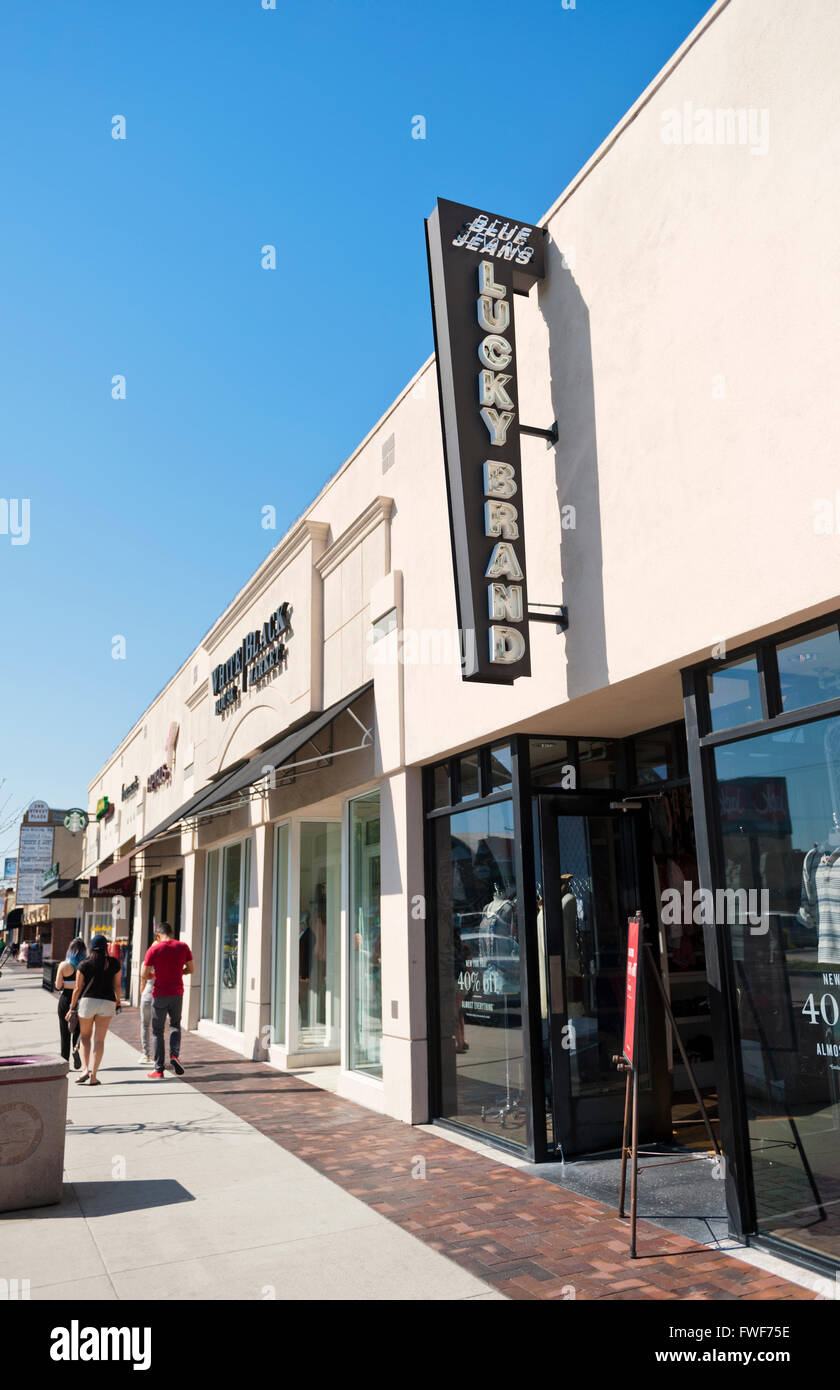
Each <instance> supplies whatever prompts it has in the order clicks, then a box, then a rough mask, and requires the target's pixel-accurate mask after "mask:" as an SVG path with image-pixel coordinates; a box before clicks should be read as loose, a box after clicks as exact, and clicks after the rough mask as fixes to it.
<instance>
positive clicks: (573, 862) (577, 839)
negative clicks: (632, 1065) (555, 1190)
mask: <svg viewBox="0 0 840 1390" xmlns="http://www.w3.org/2000/svg"><path fill="white" fill-rule="evenodd" d="M636 818H637V813H635V812H632V811H628V812H623V811H619V810H611V809H609V807H608V806H605V804H604V802H603V801H600V800H595V799H592V798H583V797H575V796H572V797H568V798H567V797H541V798H539V831H540V833H539V850H540V858H541V862H540V864H539V871H538V879H540V886H539V890H538V891H539V901H538V919H537V922H538V932H539V935H540V938H541V939H540V943H539V946H540V953H541V956H542V969H541V971H540V975H541V996H542V997H541V1006H542V1012H543V1015H544V1017H543V1037H544V1047H545V1049H546V1059H545V1066H546V1080H547V1083H548V1084H547V1090H548V1091H549V1095H550V1100H549V1114H548V1116H547V1119H548V1121H549V1137H550V1138H551V1137H553V1140H554V1143H555V1146H562V1150H563V1152H564V1153H565V1154H576V1153H594V1152H597V1151H598V1150H602V1149H607V1148H612V1147H615V1146H616V1145H620V1143H621V1126H622V1121H623V1115H624V1090H625V1076H624V1073H623V1072H619V1071H618V1070H617V1069H616V1067H615V1065H614V1063H613V1061H612V1058H613V1057H614V1056H615V1055H616V1054H618V1053H620V1052H621V1047H622V1034H623V1024H624V989H625V968H626V949H627V919H628V917H629V916H631V915H632V914H633V912H635V910H636V909H637V908H638V907H639V906H640V902H639V892H640V889H639V876H638V873H637V869H636V865H637V840H638V833H639V827H638V825H637V823H636ZM642 906H643V904H642ZM648 1034H649V1030H648V1028H647V1027H645V1029H644V1032H643V1039H644V1048H643V1053H642V1056H643V1076H642V1091H641V1098H642V1099H641V1107H640V1119H641V1123H642V1126H643V1127H645V1126H647V1127H648V1128H650V1126H651V1124H652V1123H653V1121H654V1119H655V1115H656V1113H657V1112H658V1109H659V1108H661V1102H662V1100H663V1098H664V1097H665V1096H666V1095H667V1089H668V1079H667V1072H666V1071H665V1070H664V1057H660V1058H658V1066H657V1077H656V1080H657V1081H658V1083H659V1084H658V1090H657V1088H656V1087H654V1086H653V1085H652V1081H653V1078H652V1075H651V1067H650V1049H649V1048H648V1046H647V1037H648ZM659 1071H662V1072H663V1075H662V1076H661V1077H660V1076H659V1075H658V1073H659ZM655 1091H656V1095H654V1092H655Z"/></svg>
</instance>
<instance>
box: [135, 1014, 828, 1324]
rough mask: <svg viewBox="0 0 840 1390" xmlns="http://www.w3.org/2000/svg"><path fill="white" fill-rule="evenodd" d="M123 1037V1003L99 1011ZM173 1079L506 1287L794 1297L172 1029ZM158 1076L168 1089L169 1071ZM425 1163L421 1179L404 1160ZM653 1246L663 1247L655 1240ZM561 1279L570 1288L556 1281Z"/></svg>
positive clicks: (556, 1293)
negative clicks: (175, 1046) (110, 1013)
mask: <svg viewBox="0 0 840 1390" xmlns="http://www.w3.org/2000/svg"><path fill="white" fill-rule="evenodd" d="M112 1027H113V1028H114V1030H115V1032H117V1033H118V1034H119V1035H120V1037H122V1038H125V1039H126V1040H127V1041H128V1042H129V1043H132V1044H133V1045H134V1046H137V1038H138V1031H139V1025H138V1018H137V1010H136V1009H124V1010H123V1012H122V1013H121V1014H120V1015H119V1016H118V1017H117V1018H115V1019H114V1022H113V1024H112ZM181 1055H182V1058H183V1061H184V1064H185V1066H186V1067H187V1074H186V1078H185V1079H186V1080H187V1081H189V1083H190V1085H191V1086H195V1087H196V1089H197V1090H199V1091H203V1092H206V1093H207V1094H208V1095H211V1096H212V1097H213V1099H214V1100H216V1101H217V1102H218V1103H219V1104H220V1105H224V1106H226V1107H227V1109H229V1110H232V1111H233V1113H234V1114H236V1115H239V1116H240V1117H241V1118H242V1119H243V1120H246V1121H247V1122H248V1123H249V1124H251V1125H253V1126H254V1128H255V1129H258V1130H259V1131H260V1132H261V1133H262V1134H265V1135H267V1136H268V1137H269V1138H270V1139H273V1140H274V1142H275V1143H276V1144H280V1145H281V1146H282V1147H283V1148H284V1149H286V1150H288V1151H289V1152H290V1153H293V1154H295V1155H296V1156H297V1157H298V1158H300V1159H302V1160H303V1161H304V1162H305V1163H308V1164H309V1165H310V1166H311V1167H312V1168H314V1169H316V1170H317V1171H318V1172H319V1173H323V1174H325V1175H326V1176H327V1177H328V1178H330V1179H331V1180H332V1181H333V1182H334V1183H337V1184H338V1185H339V1186H340V1187H342V1188H344V1189H345V1190H346V1191H347V1192H350V1193H352V1194H353V1196H354V1197H358V1198H359V1199H360V1200H361V1201H362V1202H365V1203H367V1204H368V1206H370V1207H372V1208H373V1209H374V1210H375V1211H378V1212H380V1213H381V1214H382V1215H383V1216H386V1217H388V1219H389V1220H391V1221H394V1222H396V1223H397V1225H399V1226H401V1227H402V1228H403V1229H404V1230H406V1231H410V1232H411V1234H412V1235H414V1236H416V1237H417V1238H418V1239H419V1240H422V1241H424V1242H425V1243H426V1244H427V1245H430V1246H431V1247H432V1248H433V1249H435V1250H438V1251H440V1252H441V1253H442V1254H444V1255H446V1256H448V1258H449V1259H451V1260H454V1261H455V1262H456V1263H457V1264H459V1265H461V1266H462V1267H463V1268H464V1269H467V1270H469V1271H470V1273H472V1274H474V1275H476V1276H478V1277H479V1278H481V1279H484V1280H486V1281H487V1282H488V1283H490V1284H493V1285H495V1286H497V1287H498V1288H499V1289H500V1290H501V1291H503V1292H504V1293H505V1294H506V1295H507V1296H508V1297H509V1298H513V1299H563V1298H570V1297H572V1296H574V1297H575V1298H577V1299H670V1300H681V1301H682V1300H686V1299H710V1300H715V1301H719V1300H736V1299H749V1300H756V1299H774V1300H775V1299H797V1300H799V1299H802V1300H810V1299H813V1298H814V1297H815V1295H814V1294H813V1293H812V1292H811V1291H810V1290H808V1289H803V1288H800V1287H799V1286H798V1285H796V1284H791V1283H789V1282H788V1281H787V1280H785V1279H780V1278H778V1277H777V1276H775V1275H773V1274H768V1273H765V1272H764V1271H763V1270H759V1269H755V1268H754V1267H752V1266H750V1265H746V1264H742V1263H740V1262H739V1261H736V1260H732V1259H730V1258H729V1257H728V1256H727V1255H724V1254H720V1253H717V1252H715V1251H711V1250H708V1249H706V1248H705V1247H704V1246H701V1245H696V1244H695V1243H694V1242H693V1241H690V1240H687V1239H686V1238H685V1237H683V1236H679V1235H675V1234H673V1233H672V1232H670V1231H667V1230H665V1229H663V1228H661V1227H658V1226H653V1225H651V1224H650V1223H648V1222H644V1221H640V1222H639V1228H638V1236H639V1240H638V1248H639V1250H640V1252H642V1253H644V1252H645V1251H649V1252H650V1254H649V1255H648V1256H647V1257H646V1258H643V1259H639V1260H630V1259H629V1257H628V1254H627V1251H628V1235H629V1232H628V1223H627V1222H626V1221H620V1220H619V1218H618V1216H617V1214H616V1212H615V1211H613V1210H611V1209H610V1208H609V1207H605V1206H603V1205H602V1203H600V1202H595V1201H593V1200H592V1199H591V1198H588V1197H580V1196H578V1195H577V1194H575V1193H573V1192H567V1191H565V1190H564V1189H563V1188H558V1187H557V1186H556V1185H555V1184H553V1183H549V1182H546V1181H544V1180H543V1179H542V1178H537V1177H533V1176H531V1175H530V1174H525V1173H522V1172H520V1171H519V1170H517V1169H515V1168H510V1167H508V1166H507V1165H506V1164H502V1163H499V1164H496V1163H494V1162H492V1160H490V1159H487V1158H484V1157H482V1156H481V1155H479V1154H475V1153H472V1152H471V1151H470V1150H469V1149H464V1148H461V1147H460V1146H458V1145H457V1144H453V1143H450V1142H448V1141H447V1140H445V1139H438V1138H437V1137H435V1136H432V1135H430V1134H426V1133H424V1132H423V1131H421V1130H418V1129H413V1128H412V1127H411V1126H410V1125H405V1124H402V1123H401V1122H400V1121H399V1120H394V1119H391V1118H390V1117H389V1116H385V1115H377V1114H374V1113H373V1112H372V1111H370V1110H365V1109H364V1108H363V1107H362V1106H359V1105H355V1104H354V1103H353V1102H351V1101H348V1100H343V1099H341V1098H340V1097H338V1096H335V1095H333V1094H332V1093H331V1092H329V1091H323V1090H320V1089H319V1088H318V1087H316V1086H310V1085H309V1084H308V1083H307V1082H305V1081H303V1080H302V1079H301V1078H300V1077H296V1076H293V1075H290V1074H288V1073H286V1072H280V1071H277V1070H275V1069H274V1068H273V1067H269V1066H266V1065H265V1064H264V1063H262V1062H249V1061H247V1060H245V1059H244V1058H242V1057H240V1056H238V1055H237V1054H236V1053H234V1052H229V1051H228V1050H227V1048H223V1047H219V1046H218V1045H217V1044H215V1043H212V1042H208V1041H207V1039H206V1038H202V1037H199V1036H198V1035H197V1034H195V1033H185V1034H184V1044H183V1047H182V1053H181ZM161 1084H166V1085H167V1086H171V1087H172V1092H173V1103H177V1101H176V1094H177V1085H178V1083H177V1081H175V1079H174V1078H173V1079H172V1080H171V1081H169V1080H168V1081H167V1082H166V1083H161ZM420 1159H423V1161H424V1163H425V1179H420V1178H418V1177H416V1176H414V1174H415V1173H416V1172H417V1171H418V1167H419V1164H418V1160H420ZM666 1252H667V1254H666ZM570 1288H571V1289H573V1290H574V1293H573V1295H572V1293H571V1292H570Z"/></svg>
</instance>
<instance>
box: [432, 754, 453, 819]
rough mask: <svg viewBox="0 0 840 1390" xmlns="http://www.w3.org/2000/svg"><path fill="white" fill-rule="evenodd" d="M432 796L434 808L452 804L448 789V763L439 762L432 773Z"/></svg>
mask: <svg viewBox="0 0 840 1390" xmlns="http://www.w3.org/2000/svg"><path fill="white" fill-rule="evenodd" d="M433 782H434V797H433V805H434V806H435V808H436V809H437V808H439V807H440V808H442V807H444V806H451V805H452V797H451V795H450V791H449V765H448V764H447V763H439V764H438V766H437V767H436V768H435V770H434V773H433Z"/></svg>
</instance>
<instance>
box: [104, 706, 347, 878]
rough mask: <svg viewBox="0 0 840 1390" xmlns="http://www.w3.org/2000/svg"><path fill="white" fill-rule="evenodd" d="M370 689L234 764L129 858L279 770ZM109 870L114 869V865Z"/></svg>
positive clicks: (314, 717) (296, 726) (174, 813)
mask: <svg viewBox="0 0 840 1390" xmlns="http://www.w3.org/2000/svg"><path fill="white" fill-rule="evenodd" d="M372 689H373V681H367V682H366V683H365V684H364V685H360V686H359V688H358V690H354V691H353V692H352V693H351V694H350V695H345V696H344V698H343V699H341V700H336V702H335V704H334V705H330V706H329V708H328V709H325V710H322V711H321V713H320V714H315V715H311V716H309V718H307V719H305V720H304V721H303V722H301V723H298V724H296V725H293V726H292V728H291V730H289V729H287V730H286V732H285V734H284V735H283V737H282V738H279V739H277V741H276V742H275V743H271V744H269V745H268V747H267V748H264V749H262V751H261V752H259V753H255V754H254V756H253V758H250V759H249V760H248V761H247V762H246V763H238V764H237V766H236V767H235V768H233V769H231V771H229V772H228V773H227V774H226V775H225V776H223V777H219V778H217V780H216V781H215V782H210V783H209V785H208V786H206V787H203V788H202V790H201V791H200V792H196V794H195V796H192V797H190V799H189V801H185V802H184V804H183V806H181V807H179V809H178V810H177V811H174V812H173V813H172V815H171V816H167V818H166V820H164V821H161V823H160V825H158V826H156V827H155V829H154V830H152V831H150V833H149V834H148V835H144V837H143V839H142V840H140V841H139V843H138V844H136V845H135V847H134V849H133V850H131V854H130V856H129V857H131V856H133V855H135V854H136V853H137V851H138V850H139V849H141V848H143V847H145V846H146V845H148V844H149V843H150V841H152V840H155V839H157V838H158V836H160V835H162V834H163V832H164V831H166V830H169V829H170V828H171V827H172V826H173V825H175V824H176V823H177V822H178V821H182V820H186V819H187V818H188V817H189V816H191V815H193V814H195V813H197V812H200V811H206V810H209V808H210V807H211V806H218V805H219V804H220V803H221V802H223V801H226V800H227V799H228V797H229V796H234V795H235V794H236V793H237V792H240V791H244V789H245V788H246V787H250V786H253V784H254V783H255V782H258V781H260V780H261V779H262V778H263V777H264V776H265V769H266V768H267V767H275V768H276V767H282V765H283V764H284V763H285V762H288V760H289V759H290V758H291V757H293V756H294V754H295V753H296V752H297V751H298V750H299V749H300V748H302V747H303V745H304V744H305V743H308V742H309V740H310V739H311V738H314V737H315V736H316V734H319V733H320V732H321V731H322V730H323V729H326V727H327V726H328V725H329V724H331V723H332V721H333V720H334V719H336V718H337V717H338V716H339V715H340V714H343V713H344V711H345V710H346V709H349V708H350V706H351V705H352V704H353V703H354V702H355V701H356V700H358V699H360V698H361V696H362V695H366V694H367V692H368V691H369V690H372ZM329 756H330V755H329V754H324V757H325V758H326V757H329ZM113 867H114V868H116V867H117V866H116V864H115V865H114V866H113ZM100 882H101V879H100Z"/></svg>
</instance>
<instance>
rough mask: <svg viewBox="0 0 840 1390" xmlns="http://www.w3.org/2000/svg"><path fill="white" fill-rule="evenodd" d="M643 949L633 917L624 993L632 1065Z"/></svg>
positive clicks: (626, 1043) (627, 1049)
mask: <svg viewBox="0 0 840 1390" xmlns="http://www.w3.org/2000/svg"><path fill="white" fill-rule="evenodd" d="M641 949H642V943H641V923H640V921H639V918H638V917H631V918H630V919H629V921H628V923H627V988H626V990H625V992H624V1056H625V1057H626V1058H627V1061H628V1062H630V1063H631V1064H632V1063H633V1061H634V1057H633V1047H634V1044H635V1041H636V1004H637V992H636V991H637V984H638V977H639V960H640V952H641Z"/></svg>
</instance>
